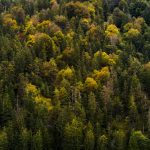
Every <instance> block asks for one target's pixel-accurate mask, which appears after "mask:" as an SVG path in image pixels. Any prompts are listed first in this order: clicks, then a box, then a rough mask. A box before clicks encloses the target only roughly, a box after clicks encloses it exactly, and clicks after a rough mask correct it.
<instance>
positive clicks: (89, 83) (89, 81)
mask: <svg viewBox="0 0 150 150" xmlns="http://www.w3.org/2000/svg"><path fill="white" fill-rule="evenodd" d="M85 87H86V88H87V89H88V90H95V89H97V88H98V84H97V82H96V81H95V80H94V79H93V78H91V77H87V78H86V80H85Z"/></svg>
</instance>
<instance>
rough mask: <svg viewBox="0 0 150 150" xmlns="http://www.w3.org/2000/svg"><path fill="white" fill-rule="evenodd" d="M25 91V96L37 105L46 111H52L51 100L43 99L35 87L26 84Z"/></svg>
mask: <svg viewBox="0 0 150 150" xmlns="http://www.w3.org/2000/svg"><path fill="white" fill-rule="evenodd" d="M25 91H26V94H27V96H31V98H32V99H33V101H34V102H35V103H36V104H37V105H40V106H43V107H44V108H46V109H47V110H51V109H52V105H51V99H50V98H45V97H43V96H42V95H41V93H40V90H38V89H37V87H36V86H35V85H33V84H31V83H28V84H26V88H25Z"/></svg>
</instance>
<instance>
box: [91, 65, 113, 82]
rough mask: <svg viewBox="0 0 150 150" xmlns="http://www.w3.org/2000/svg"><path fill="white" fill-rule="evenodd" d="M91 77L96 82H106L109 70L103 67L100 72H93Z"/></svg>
mask: <svg viewBox="0 0 150 150" xmlns="http://www.w3.org/2000/svg"><path fill="white" fill-rule="evenodd" d="M93 77H94V78H95V79H96V80H101V81H106V80H107V79H108V78H109V77H110V71H109V68H108V67H103V68H102V69H101V70H100V71H98V70H94V74H93Z"/></svg>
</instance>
